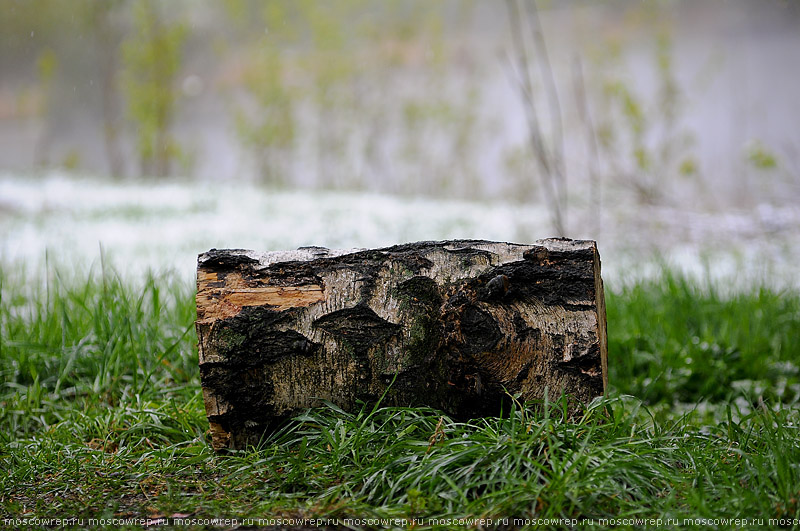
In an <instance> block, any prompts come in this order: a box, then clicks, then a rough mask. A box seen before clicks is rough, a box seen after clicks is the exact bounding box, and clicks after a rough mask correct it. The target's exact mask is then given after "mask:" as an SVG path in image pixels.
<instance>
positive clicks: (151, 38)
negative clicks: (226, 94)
mask: <svg viewBox="0 0 800 531" xmlns="http://www.w3.org/2000/svg"><path fill="white" fill-rule="evenodd" d="M185 38H186V27H185V26H184V25H183V24H181V23H169V22H167V21H166V20H164V16H163V15H162V13H160V12H159V10H158V8H157V6H156V4H154V2H153V1H152V0H139V1H137V2H136V4H135V5H134V32H133V35H132V36H131V37H130V38H129V39H127V40H126V41H125V42H124V43H123V60H124V64H125V77H124V80H125V83H124V87H125V95H126V97H127V107H128V117H129V118H130V120H131V121H133V123H134V125H135V127H136V140H137V152H138V156H139V162H140V171H141V174H142V175H154V176H166V175H168V174H169V173H170V171H171V162H172V161H173V160H175V159H178V160H180V159H181V158H183V157H184V156H185V155H184V153H183V152H182V151H181V148H180V146H179V144H178V143H177V141H176V140H175V139H174V138H173V136H172V135H171V133H170V127H171V125H172V120H173V118H174V115H175V109H176V104H177V100H178V94H179V91H178V88H177V86H176V83H175V79H176V76H177V74H178V70H179V68H180V65H181V57H182V48H183V43H184V40H185Z"/></svg>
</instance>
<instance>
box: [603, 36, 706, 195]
mask: <svg viewBox="0 0 800 531" xmlns="http://www.w3.org/2000/svg"><path fill="white" fill-rule="evenodd" d="M661 26H662V28H661V30H660V31H659V33H658V34H657V37H656V40H655V48H654V51H655V54H654V62H655V65H656V74H657V75H656V80H657V88H656V92H655V97H654V98H652V99H650V98H647V97H645V96H644V95H642V94H640V93H637V92H636V90H635V89H634V87H632V86H631V85H630V84H629V83H627V82H626V81H625V80H624V78H623V77H620V76H615V75H614V74H613V72H614V68H612V67H611V65H610V64H608V61H609V60H610V61H611V62H614V61H619V60H620V59H621V56H620V54H619V53H613V52H612V53H609V54H608V55H607V58H608V59H607V62H606V64H604V65H602V66H601V67H600V69H599V70H600V71H601V72H602V74H601V76H602V77H601V84H602V95H603V98H604V101H605V106H604V107H603V109H604V110H605V113H604V114H603V116H602V117H601V122H600V123H599V125H598V138H599V140H600V147H601V150H602V152H603V155H604V156H605V158H606V160H607V161H608V162H609V164H610V166H611V174H612V176H614V177H615V178H616V179H617V180H618V182H619V184H621V185H622V186H624V187H626V188H629V189H631V190H633V192H634V195H635V197H636V198H637V200H638V201H640V202H642V203H650V204H653V203H658V202H661V201H663V200H664V199H665V198H664V192H665V186H666V185H668V184H669V181H670V180H672V179H675V178H680V177H684V178H687V177H693V176H695V174H696V173H697V171H698V165H697V162H696V160H695V158H694V156H693V155H692V153H691V147H692V145H693V142H694V139H693V137H692V135H691V134H690V133H689V132H688V131H686V130H685V129H683V128H682V127H681V125H680V121H681V118H682V114H683V112H685V109H686V102H685V99H684V95H683V93H682V91H681V89H680V86H679V85H678V83H677V81H676V79H675V74H674V68H673V64H672V56H673V52H672V39H671V34H670V31H669V29H668V27H667V26H666V24H665V23H664V21H661Z"/></svg>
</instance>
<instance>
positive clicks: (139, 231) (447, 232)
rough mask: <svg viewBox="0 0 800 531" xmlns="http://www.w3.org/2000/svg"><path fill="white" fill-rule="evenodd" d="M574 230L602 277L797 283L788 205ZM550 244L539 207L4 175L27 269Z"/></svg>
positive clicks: (5, 221) (5, 202)
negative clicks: (422, 246)
mask: <svg viewBox="0 0 800 531" xmlns="http://www.w3.org/2000/svg"><path fill="white" fill-rule="evenodd" d="M578 217H579V216H577V215H576V216H575V218H576V219H577V218H578ZM575 224H576V225H577V224H579V223H578V221H575ZM584 225H585V226H584V227H578V230H576V231H575V237H596V239H598V242H599V247H600V252H601V256H602V258H603V268H604V277H605V278H606V280H607V281H609V282H612V283H617V282H623V281H625V280H627V279H630V278H632V277H636V276H640V275H642V274H644V275H647V274H651V273H654V272H657V271H658V269H659V267H660V265H659V264H660V263H661V260H664V261H666V262H668V263H671V264H672V265H674V266H676V267H680V268H682V269H684V270H687V271H690V272H692V273H696V274H698V275H711V276H713V277H724V278H731V277H737V278H740V279H744V280H747V281H760V280H767V281H768V282H769V283H772V284H777V285H781V286H787V285H790V286H798V285H800V275H798V272H800V271H799V270H798V267H797V264H798V263H800V262H798V258H800V209H798V208H789V207H783V208H777V207H772V206H769V205H763V206H761V207H759V208H758V209H755V210H754V211H752V212H723V213H710V212H703V213H693V212H683V211H676V210H674V209H666V208H660V209H655V208H645V207H640V208H636V209H631V208H630V205H627V206H625V207H624V208H623V207H622V206H621V205H620V206H618V207H617V209H616V210H614V209H612V210H611V211H609V212H605V213H604V216H603V223H602V231H601V232H600V233H599V234H597V233H596V229H597V226H596V224H590V223H584ZM548 236H552V232H551V231H550V229H549V224H548V215H547V211H546V210H545V209H544V208H543V207H542V206H538V205H520V204H511V203H497V202H492V203H486V202H470V201H455V200H434V199H413V198H399V197H391V196H384V195H375V194H367V193H355V192H353V193H344V192H316V191H274V190H267V189H264V188H260V187H254V186H251V185H244V184H237V185H235V186H234V185H232V184H230V183H220V184H208V183H202V184H197V183H192V182H177V181H166V182H112V181H108V180H99V179H92V178H88V177H75V176H70V175H64V174H49V175H47V176H44V177H36V178H34V177H23V176H18V175H0V264H10V263H13V262H25V263H27V264H29V266H28V268H27V269H28V271H33V272H35V271H36V268H37V267H38V265H41V264H42V263H43V262H44V261H45V256H46V257H47V261H49V262H50V263H51V264H52V263H57V264H59V265H60V266H61V267H69V268H76V267H77V268H86V267H89V266H91V265H92V264H95V263H97V262H98V261H99V258H100V255H101V249H102V252H103V254H104V257H105V259H106V260H107V261H110V262H111V263H112V264H114V265H115V267H116V268H117V269H118V270H119V271H120V272H122V273H125V274H134V275H135V274H141V273H143V272H144V271H147V270H148V269H150V270H155V271H163V270H176V271H177V272H178V273H179V274H180V275H181V276H185V277H186V278H191V276H192V275H193V274H194V270H195V266H196V259H197V255H198V254H199V253H202V252H204V251H207V250H208V249H211V248H245V249H254V250H259V251H270V250H286V249H295V248H297V247H300V246H306V245H318V246H324V247H329V248H351V247H382V246H388V245H393V244H397V243H404V242H411V241H420V240H440V239H453V238H478V239H488V240H498V241H512V242H517V243H527V242H531V241H533V240H535V239H538V238H545V237H548ZM657 255H658V257H657ZM30 264H33V266H31V265H30Z"/></svg>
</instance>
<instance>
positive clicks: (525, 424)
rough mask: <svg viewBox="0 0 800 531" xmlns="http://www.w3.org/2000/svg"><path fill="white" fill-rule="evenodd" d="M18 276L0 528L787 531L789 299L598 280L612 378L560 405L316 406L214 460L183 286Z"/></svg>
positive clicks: (1, 330)
mask: <svg viewBox="0 0 800 531" xmlns="http://www.w3.org/2000/svg"><path fill="white" fill-rule="evenodd" d="M40 278H41V282H40V283H31V282H30V280H29V279H30V275H26V274H25V273H24V271H22V270H21V269H20V268H19V267H14V266H6V267H4V268H3V270H2V272H1V273H0V292H1V293H2V300H0V374H1V375H2V382H3V384H2V388H0V470H2V471H3V474H0V515H2V516H1V517H0V526H2V527H8V528H13V527H19V526H20V525H22V523H21V522H22V521H21V520H19V519H23V518H27V519H28V521H27V523H31V522H32V523H34V524H37V525H40V526H42V527H47V525H46V522H44V519H46V518H78V519H82V520H80V521H73V522H72V523H73V524H75V525H76V526H78V527H102V524H104V523H105V524H108V523H109V520H105V521H102V520H97V521H94V522H92V521H90V520H89V519H90V518H95V519H103V518H104V519H117V521H116V522H115V524H116V525H115V526H114V527H123V528H125V527H127V528H140V527H141V525H140V524H141V521H139V520H137V519H142V521H143V519H148V518H151V519H159V518H171V519H172V522H173V523H175V519H176V518H193V519H195V520H194V523H195V525H194V527H212V528H213V527H228V528H229V527H232V525H222V524H224V523H219V522H217V523H215V522H213V521H211V520H210V519H212V518H235V519H237V522H238V524H239V525H244V526H247V525H250V524H257V523H258V522H257V519H259V518H262V519H264V518H285V519H296V518H309V519H310V518H320V519H331V520H333V519H339V521H340V523H341V522H345V520H346V519H361V520H352V521H348V522H347V523H349V524H350V525H351V527H387V526H388V527H391V526H398V525H401V526H402V525H403V520H402V519H406V524H407V525H411V524H412V523H413V524H414V525H415V526H416V527H429V526H431V527H444V528H450V527H460V526H461V524H467V526H469V523H468V522H467V521H466V520H464V521H462V520H460V519H475V518H477V519H480V518H485V519H491V520H492V524H491V525H488V523H487V525H484V526H483V527H489V528H491V527H497V526H498V524H502V525H505V523H504V522H505V520H504V519H506V518H508V521H507V527H511V528H514V527H520V526H522V525H523V524H525V522H526V519H527V520H528V523H529V524H536V521H534V520H531V519H534V518H539V519H551V518H552V519H571V520H560V521H558V522H556V524H557V525H555V527H569V526H575V525H577V526H582V525H586V524H588V523H589V519H594V522H595V523H597V522H600V520H598V519H601V518H617V519H621V520H617V521H616V522H617V524H618V525H617V527H621V528H634V527H636V528H638V527H641V525H639V523H637V521H636V520H634V519H661V520H662V522H663V523H664V524H666V525H667V527H673V528H676V527H683V526H684V524H686V525H687V526H688V527H698V526H701V524H702V523H703V522H702V521H700V520H693V521H687V522H684V521H683V519H684V518H687V519H702V518H706V519H712V520H711V523H712V524H715V525H716V526H717V527H722V528H727V527H742V526H741V525H734V524H730V523H726V522H724V521H720V520H717V521H714V520H713V519H720V518H751V519H756V520H755V521H750V522H749V523H747V525H744V527H773V526H774V525H775V524H776V523H784V524H788V526H789V527H792V526H794V527H798V525H797V524H798V520H797V519H798V518H800V501H799V500H800V432H799V431H798V430H800V428H798V426H800V408H798V400H800V374H799V373H800V371H799V370H798V364H800V347H798V345H800V293H797V292H794V291H790V292H776V291H773V290H770V289H767V288H752V289H745V290H740V291H738V292H735V293H730V294H727V295H722V294H721V292H720V286H719V285H715V284H711V283H702V282H698V281H693V280H690V279H688V278H685V277H682V276H680V275H677V274H673V273H670V272H668V271H667V272H665V273H664V274H663V275H662V277H661V278H659V279H657V280H648V281H641V282H639V283H637V284H634V285H630V286H627V287H625V288H621V289H619V290H616V291H615V290H610V291H609V293H608V294H607V305H608V320H609V350H610V353H611V354H610V361H609V366H610V370H611V374H610V382H611V386H612V389H611V392H610V393H609V396H608V397H606V398H604V399H598V400H596V401H595V402H593V403H591V404H589V405H587V407H586V409H585V411H584V413H583V415H582V416H580V417H578V418H575V417H573V418H568V417H567V416H566V415H565V414H564V404H563V403H562V402H556V403H549V404H544V405H542V404H540V405H539V406H543V407H537V408H533V407H530V405H526V404H514V407H513V410H512V411H511V412H510V414H509V415H508V416H507V417H506V418H487V419H477V420H473V421H471V422H468V423H460V422H455V421H453V420H451V419H449V418H447V417H446V416H443V415H442V414H441V413H440V412H438V411H435V410H430V409H409V408H381V407H368V406H366V405H365V406H364V407H363V408H362V409H361V410H360V411H358V412H353V413H347V412H344V411H341V410H340V409H338V408H337V407H336V406H334V405H332V404H325V405H323V406H321V407H319V408H316V409H312V410H310V411H308V412H307V413H306V414H304V415H302V416H300V417H298V418H296V419H295V420H294V421H293V422H291V423H289V424H287V425H286V426H284V428H283V429H282V430H281V431H280V432H278V433H275V434H272V435H271V436H270V438H269V439H268V440H267V441H266V443H265V445H264V446H263V447H262V448H260V449H251V450H248V451H244V452H236V453H232V454H228V455H214V453H213V452H212V451H211V450H210V447H209V444H208V443H209V441H208V435H207V433H206V430H207V423H206V419H205V412H204V409H203V402H202V396H201V393H200V386H199V377H198V371H197V367H196V351H195V347H194V343H195V341H196V338H195V336H194V331H193V327H192V321H193V319H194V300H193V286H192V285H190V284H188V283H186V282H184V281H183V280H182V279H178V278H175V277H174V276H170V275H149V276H147V277H146V278H144V279H141V280H139V281H131V280H125V279H122V278H120V276H119V275H117V274H116V273H114V271H113V270H112V269H111V268H109V267H99V268H98V269H97V270H95V271H92V272H89V273H88V274H86V275H84V276H83V277H80V276H77V275H72V276H65V275H63V274H61V273H59V271H58V269H57V268H50V269H49V270H48V271H46V272H45V273H44V274H42V275H41V276H40ZM25 279H28V280H25ZM6 518H10V519H12V520H3V519H6ZM514 518H517V519H520V520H517V521H516V522H515V521H514ZM771 518H772V519H784V520H783V522H770V520H769V519H771ZM14 519H18V520H14ZM35 519H39V520H35ZM124 519H129V520H127V521H123V522H121V525H120V521H119V520H124ZM248 519H253V521H248ZM364 519H375V520H364ZM380 519H384V520H385V519H400V520H396V521H393V522H387V521H383V522H382V521H381V520H380ZM414 519H416V520H414ZM671 519H675V520H671ZM792 519H794V520H792ZM285 522H286V521H284V523H285ZM61 523H62V524H63V523H64V522H61ZM67 523H69V522H67ZM184 523H186V522H184ZM234 523H235V522H234ZM316 523H317V522H309V521H307V522H306V525H307V526H308V527H314V525H312V524H316ZM323 523H328V524H330V522H328V521H327V520H324V521H323ZM539 523H540V524H544V521H542V520H540V521H539ZM650 523H652V522H650ZM705 523H709V522H708V521H706V522H705ZM217 524H219V525H217ZM228 524H231V522H228ZM550 524H552V522H548V523H547V525H543V527H550V526H551V525H550ZM182 527H187V528H189V527H191V526H182ZM331 527H332V526H331ZM473 527H480V526H478V525H477V524H473ZM533 527H536V526H535V525H533Z"/></svg>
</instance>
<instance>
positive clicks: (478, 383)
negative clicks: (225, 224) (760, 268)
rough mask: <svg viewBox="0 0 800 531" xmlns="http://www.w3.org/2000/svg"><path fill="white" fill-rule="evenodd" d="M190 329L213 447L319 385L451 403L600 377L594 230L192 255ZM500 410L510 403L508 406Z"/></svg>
mask: <svg viewBox="0 0 800 531" xmlns="http://www.w3.org/2000/svg"><path fill="white" fill-rule="evenodd" d="M196 326H197V335H198V339H199V358H200V359H199V361H200V372H201V381H202V386H203V396H204V401H205V405H206V412H207V414H208V418H209V424H210V428H211V430H210V432H211V437H212V445H213V447H214V448H215V449H217V450H221V449H225V448H243V447H245V446H247V445H251V444H256V443H258V441H259V440H260V439H261V437H262V436H263V434H264V432H265V431H268V430H269V429H271V428H273V427H274V426H276V425H277V423H279V422H281V421H283V420H285V419H287V418H289V417H291V416H294V415H297V414H299V413H301V412H302V411H303V410H304V409H306V408H308V407H312V406H315V405H319V404H320V403H321V400H328V401H331V402H333V403H334V404H337V405H338V406H339V407H342V408H343V409H345V410H351V411H352V410H354V409H356V408H358V407H360V406H359V404H360V403H362V402H373V403H374V402H375V401H377V400H378V399H379V398H380V397H381V396H383V395H384V394H385V398H384V402H383V403H384V404H385V405H398V406H431V407H434V408H437V409H441V410H443V411H444V412H446V413H447V414H449V415H452V416H454V417H456V418H463V419H468V418H472V417H477V416H484V415H495V414H498V413H499V412H500V411H501V408H502V407H503V404H504V402H507V400H508V398H509V395H514V396H517V397H519V399H521V400H541V399H544V397H545V393H547V394H549V395H550V396H549V398H550V399H553V398H555V397H556V396H557V395H560V394H562V393H567V394H569V395H570V396H571V397H572V398H573V399H575V401H576V403H579V402H584V403H585V402H588V401H589V400H591V399H592V398H594V397H596V396H598V395H602V394H603V393H604V392H605V389H606V387H607V340H606V316H605V301H604V295H603V281H602V278H601V275H600V257H599V255H598V252H597V247H596V244H595V242H593V241H585V240H565V239H546V240H539V241H537V242H535V243H534V244H532V245H520V244H511V243H498V242H488V241H482V240H455V241H444V242H420V243H413V244H405V245H398V246H394V247H388V248H384V249H375V250H364V249H351V250H335V251H332V250H328V249H324V248H320V247H307V248H301V249H298V250H297V251H282V252H269V253H258V252H254V251H246V250H211V251H209V252H207V253H204V254H202V255H200V256H199V258H198V271H197V322H196ZM506 410H507V408H506Z"/></svg>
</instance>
